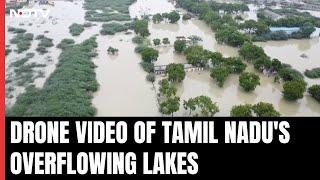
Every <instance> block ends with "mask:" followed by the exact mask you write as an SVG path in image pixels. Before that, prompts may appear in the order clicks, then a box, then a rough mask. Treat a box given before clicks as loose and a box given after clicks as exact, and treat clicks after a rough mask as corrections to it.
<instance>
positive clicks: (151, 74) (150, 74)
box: [146, 73, 156, 83]
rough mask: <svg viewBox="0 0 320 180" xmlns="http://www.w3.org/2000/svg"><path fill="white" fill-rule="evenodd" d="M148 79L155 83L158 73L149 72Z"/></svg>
mask: <svg viewBox="0 0 320 180" xmlns="http://www.w3.org/2000/svg"><path fill="white" fill-rule="evenodd" d="M146 79H147V81H149V82H152V83H154V82H155V81H156V75H155V74H154V73H149V74H148V75H147V77H146Z"/></svg>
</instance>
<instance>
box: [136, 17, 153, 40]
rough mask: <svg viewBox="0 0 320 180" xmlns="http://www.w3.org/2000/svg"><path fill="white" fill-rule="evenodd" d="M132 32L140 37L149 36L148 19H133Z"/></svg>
mask: <svg viewBox="0 0 320 180" xmlns="http://www.w3.org/2000/svg"><path fill="white" fill-rule="evenodd" d="M134 32H135V33H136V34H138V35H140V36H142V37H146V36H149V35H150V32H149V29H148V21H147V20H135V22H134Z"/></svg>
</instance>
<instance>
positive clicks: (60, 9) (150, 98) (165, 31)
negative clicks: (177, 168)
mask: <svg viewBox="0 0 320 180" xmlns="http://www.w3.org/2000/svg"><path fill="white" fill-rule="evenodd" d="M50 8H52V10H51V16H53V18H57V19H58V20H57V22H58V24H56V25H53V24H52V22H50V20H46V21H45V23H43V24H42V21H41V20H39V19H37V20H36V19H31V20H28V21H32V22H33V24H34V25H32V26H26V25H25V26H22V28H25V29H27V31H28V32H31V33H34V35H35V36H37V35H39V34H43V32H44V31H46V30H49V33H47V34H46V36H47V37H49V38H52V39H54V44H55V45H56V44H57V43H59V42H60V41H61V40H62V39H64V38H73V39H75V40H76V42H81V41H82V40H84V39H87V38H89V37H91V36H92V35H95V34H99V30H100V28H101V23H95V24H96V25H97V26H93V27H91V28H89V29H86V30H85V31H84V32H83V33H82V34H81V35H80V36H79V37H76V38H74V37H72V36H71V35H70V33H69V29H68V27H69V26H70V25H71V24H72V23H73V22H76V23H79V24H81V23H84V22H85V20H84V13H85V10H83V8H82V1H77V2H75V3H72V2H65V1H57V2H56V6H55V7H50ZM66 9H72V11H67V10H66ZM129 10H130V16H131V17H132V18H134V17H139V16H142V15H145V14H156V13H163V12H170V11H172V10H175V6H174V5H173V4H172V3H170V2H168V1H167V0H137V2H136V3H135V4H133V5H132V6H131V7H130V8H129ZM178 10H179V11H180V12H184V11H183V10H181V9H178ZM255 12H256V7H254V6H250V12H248V13H247V14H246V17H247V19H256V14H255ZM23 21H25V20H23ZM20 23H21V22H19V21H16V19H15V20H13V19H10V18H9V17H6V26H8V25H10V26H17V27H18V26H19V24H20ZM27 23H28V22H25V24H27ZM149 30H150V32H151V35H150V39H154V38H161V39H162V38H165V37H168V38H169V40H170V41H171V44H172V43H173V42H174V41H175V39H176V36H186V37H187V36H190V35H197V36H200V37H202V39H203V42H202V43H201V45H203V46H204V47H205V48H206V49H209V50H211V51H219V52H221V53H223V54H224V56H226V57H228V56H237V54H238V53H237V51H238V49H236V48H232V47H229V46H224V45H219V44H217V42H216V41H215V38H214V32H212V30H211V29H210V28H209V27H208V26H207V25H206V24H205V23H203V22H201V21H200V20H197V19H193V20H189V21H182V20H180V21H179V22H178V24H166V23H161V24H153V23H152V22H151V23H150V25H149ZM132 37H134V34H130V35H126V34H125V33H117V34H116V35H113V36H100V35H99V36H98V38H97V42H98V53H99V55H98V57H96V58H95V59H94V63H95V64H96V65H97V68H96V74H97V81H98V82H99V84H100V88H99V90H98V91H97V92H96V93H95V94H94V99H93V104H94V106H95V107H96V108H97V116H161V114H160V113H159V112H158V107H157V99H156V89H157V84H156V88H154V87H153V85H152V84H151V83H149V82H147V81H146V79H145V77H146V75H147V74H146V73H145V72H144V71H143V70H142V68H141V67H140V65H139V62H140V61H141V57H140V56H139V55H138V54H136V53H135V52H134V47H135V44H133V43H132V42H131V39H132ZM11 38H12V34H11V33H6V42H7V43H8V42H9V40H10V39H11ZM37 43H38V42H37V41H34V42H33V44H32V47H31V49H30V50H29V51H34V49H35V48H36V46H37ZM257 44H258V45H259V46H261V47H263V48H264V49H265V51H266V53H267V54H268V55H269V56H271V57H273V58H278V59H280V60H281V61H282V62H285V63H288V64H291V65H292V66H293V67H294V68H296V69H298V70H300V71H301V72H303V71H304V70H305V69H311V68H313V67H320V59H319V58H318V55H319V51H320V43H319V38H318V37H317V38H313V39H310V40H289V41H280V42H266V43H257ZM109 46H112V47H115V48H118V49H119V54H118V55H114V56H111V55H108V54H107V49H108V47H109ZM157 49H158V50H159V51H160V56H159V59H158V61H157V62H156V64H161V65H162V64H169V63H173V62H175V63H185V62H186V60H185V58H184V57H183V56H181V55H177V54H175V53H174V52H173V47H172V45H170V46H166V47H164V46H161V47H158V48H157ZM29 51H28V52H29ZM303 53H304V54H306V55H307V56H308V58H307V59H303V58H301V57H300V55H301V54H303ZM24 54H25V53H24ZM24 54H20V55H17V54H16V53H14V52H13V53H11V54H10V55H9V56H7V57H6V74H7V75H8V74H10V72H11V71H12V69H10V67H9V64H10V62H12V61H14V60H15V59H18V58H19V57H23V56H24ZM36 54H37V53H36ZM59 54H60V50H59V49H56V48H55V47H52V48H50V49H49V53H47V54H45V55H44V56H40V55H36V56H35V58H33V59H32V61H43V59H44V58H45V56H51V58H52V61H51V62H47V64H48V65H47V66H46V67H45V68H44V71H45V77H44V78H39V79H36V80H35V85H36V86H38V87H42V85H43V83H44V82H45V80H46V78H47V77H48V76H49V75H50V74H51V72H52V71H53V70H54V69H55V64H56V63H57V57H58V56H59ZM247 71H254V70H253V68H252V67H250V66H249V67H248V69H247ZM260 77H261V86H258V87H257V89H256V90H255V91H254V92H253V93H246V92H243V91H242V90H241V89H240V88H239V85H238V76H236V75H231V76H230V77H229V78H228V80H227V81H226V83H225V85H224V87H223V88H220V87H218V86H217V84H216V83H215V82H214V81H213V80H212V79H211V77H210V75H209V72H201V73H199V72H189V73H187V76H186V78H185V80H184V81H183V83H181V84H178V85H177V87H178V94H179V95H180V97H181V102H183V100H186V99H188V98H190V97H196V96H199V95H207V96H209V97H211V98H212V99H213V101H215V102H217V104H218V106H219V107H220V112H219V113H218V115H219V116H229V112H230V109H231V108H232V106H233V105H235V104H244V103H252V104H253V103H257V102H260V101H264V102H269V103H272V104H273V105H274V106H275V108H276V109H277V110H278V111H280V112H281V114H282V115H285V116H319V115H320V104H319V103H317V102H316V101H315V100H314V99H312V98H311V97H309V96H308V95H306V96H305V97H304V98H303V99H302V100H300V101H298V102H295V103H292V102H288V101H286V100H284V99H283V98H282V93H281V91H282V86H281V85H280V84H275V83H273V78H271V77H270V78H269V77H267V76H264V75H262V74H260ZM161 78H162V77H158V80H159V79H161ZM306 81H307V82H308V83H309V84H315V83H318V84H319V83H320V82H319V80H311V79H306ZM23 89H24V87H18V88H16V89H15V91H14V93H13V94H14V98H11V99H6V103H7V106H10V105H12V104H13V103H14V100H15V97H16V96H17V95H18V94H20V93H22V92H23ZM175 115H176V116H184V115H187V113H186V112H185V111H184V110H183V108H182V107H181V109H180V111H179V112H177V113H175Z"/></svg>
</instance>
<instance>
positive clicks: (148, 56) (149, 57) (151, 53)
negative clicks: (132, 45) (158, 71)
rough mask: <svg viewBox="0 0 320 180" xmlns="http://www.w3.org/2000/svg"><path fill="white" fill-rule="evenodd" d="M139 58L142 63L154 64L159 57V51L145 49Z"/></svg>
mask: <svg viewBox="0 0 320 180" xmlns="http://www.w3.org/2000/svg"><path fill="white" fill-rule="evenodd" d="M141 56H142V60H143V61H144V62H149V63H150V62H154V61H156V60H157V59H158V57H159V51H157V50H155V49H153V48H146V49H144V50H143V51H142V53H141Z"/></svg>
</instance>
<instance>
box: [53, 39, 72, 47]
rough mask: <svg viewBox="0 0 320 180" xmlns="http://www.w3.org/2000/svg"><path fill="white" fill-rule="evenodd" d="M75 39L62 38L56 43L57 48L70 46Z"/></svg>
mask: <svg viewBox="0 0 320 180" xmlns="http://www.w3.org/2000/svg"><path fill="white" fill-rule="evenodd" d="M74 43H75V41H74V40H73V39H63V40H62V41H61V42H60V43H59V44H58V45H57V48H60V49H66V48H68V47H70V46H73V45H74Z"/></svg>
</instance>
